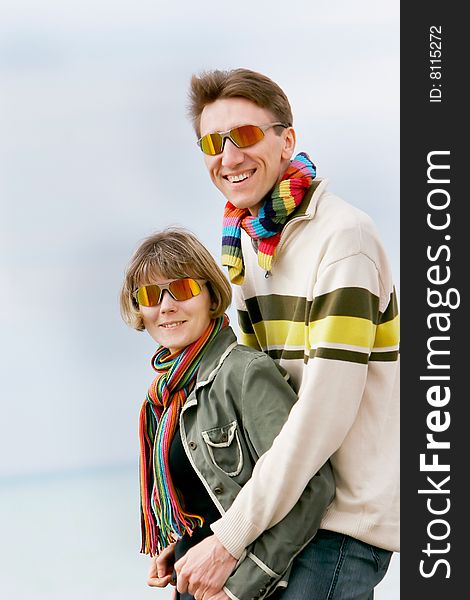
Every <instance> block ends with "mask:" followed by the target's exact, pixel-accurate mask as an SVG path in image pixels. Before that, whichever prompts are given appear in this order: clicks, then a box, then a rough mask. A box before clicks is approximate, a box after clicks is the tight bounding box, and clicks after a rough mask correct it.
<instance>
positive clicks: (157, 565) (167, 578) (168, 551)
mask: <svg viewBox="0 0 470 600" xmlns="http://www.w3.org/2000/svg"><path fill="white" fill-rule="evenodd" d="M174 564H175V544H174V543H173V544H170V545H169V546H167V547H166V548H164V549H163V550H162V551H161V552H160V554H159V555H158V556H154V557H153V558H152V559H151V562H150V569H149V574H148V578H147V585H149V586H150V587H161V588H163V587H166V586H167V585H168V584H169V583H171V576H172V574H173V567H174ZM173 585H174V584H173Z"/></svg>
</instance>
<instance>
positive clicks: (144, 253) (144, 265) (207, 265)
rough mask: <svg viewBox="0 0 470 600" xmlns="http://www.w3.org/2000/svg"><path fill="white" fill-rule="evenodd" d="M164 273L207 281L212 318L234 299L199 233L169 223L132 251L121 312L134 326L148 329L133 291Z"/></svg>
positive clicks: (123, 288) (121, 301)
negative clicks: (199, 238) (198, 236)
mask: <svg viewBox="0 0 470 600" xmlns="http://www.w3.org/2000/svg"><path fill="white" fill-rule="evenodd" d="M159 277H163V278H165V279H178V278H180V277H193V278H194V279H204V280H205V281H207V288H208V290H209V293H210V295H211V300H212V308H211V318H213V319H215V318H217V317H219V316H221V315H222V314H223V313H224V312H225V311H226V310H227V308H228V306H229V305H230V302H231V301H232V288H231V287H230V283H229V282H228V280H227V278H226V277H225V275H224V273H223V271H222V269H221V268H220V267H219V266H218V265H217V263H216V262H215V260H214V257H213V256H212V254H211V253H210V252H209V251H208V250H207V248H205V246H203V244H201V242H200V241H199V240H198V239H197V237H196V236H195V235H194V234H193V233H191V232H190V231H188V230H187V229H183V228H180V227H168V228H166V229H164V230H162V231H160V232H157V233H154V234H153V235H150V236H148V237H147V238H145V239H144V241H143V242H142V243H141V244H140V246H139V247H138V248H137V250H136V251H135V252H134V254H133V255H132V257H131V259H130V261H129V265H128V267H127V269H126V273H125V278H124V283H123V286H122V289H121V294H120V307H121V316H122V318H123V319H124V321H125V322H126V323H127V324H128V325H129V326H130V327H133V328H134V329H137V330H138V331H143V330H144V329H145V327H144V323H143V321H142V315H141V313H140V310H139V305H138V304H137V302H136V301H135V299H134V292H135V291H136V289H137V288H138V287H140V286H141V285H146V284H149V283H152V282H154V281H155V279H157V278H159Z"/></svg>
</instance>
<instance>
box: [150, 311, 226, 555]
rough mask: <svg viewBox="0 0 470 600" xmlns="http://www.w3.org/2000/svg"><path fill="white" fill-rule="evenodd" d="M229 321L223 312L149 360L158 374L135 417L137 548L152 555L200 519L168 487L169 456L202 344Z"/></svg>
mask: <svg viewBox="0 0 470 600" xmlns="http://www.w3.org/2000/svg"><path fill="white" fill-rule="evenodd" d="M228 323H229V319H228V317H227V315H223V316H221V317H219V318H218V319H215V320H212V321H211V324H210V326H209V327H208V328H207V330H206V331H205V333H204V334H203V335H202V336H201V337H200V338H199V339H198V340H196V341H195V342H193V343H192V344H190V345H189V346H187V347H186V348H184V349H183V350H182V351H180V352H178V353H177V354H176V355H172V354H171V353H170V351H169V350H168V348H164V347H160V348H159V349H158V350H157V352H156V353H155V355H154V356H153V358H152V366H153V368H154V369H155V370H156V371H157V372H158V373H159V374H158V375H157V377H156V378H155V379H154V381H153V382H152V383H151V385H150V387H149V391H148V393H147V396H146V398H145V400H144V403H143V404H142V407H141V410H140V416H139V440H140V449H141V451H140V466H139V471H140V509H141V519H140V521H141V535H142V543H141V549H140V551H141V552H142V553H143V554H150V555H151V556H155V555H156V554H158V553H159V552H161V550H162V549H163V548H166V546H168V545H169V544H170V543H172V542H174V541H176V540H178V539H180V538H181V537H182V536H183V535H184V534H185V533H188V535H192V534H193V531H194V530H195V529H196V527H200V526H201V525H202V524H203V522H204V519H203V517H202V516H200V515H195V514H192V513H188V512H186V511H185V510H184V509H183V502H182V498H181V496H180V494H179V493H178V490H177V489H176V488H175V486H174V485H173V482H172V479H171V474H170V469H169V464H168V458H169V449H170V445H171V441H172V439H173V436H174V433H175V431H176V429H177V426H178V420H179V415H180V412H181V409H182V407H183V405H184V403H185V401H186V398H187V397H188V395H189V394H190V392H191V390H192V389H193V387H194V385H195V383H196V375H197V372H198V369H199V366H200V363H201V360H202V357H203V355H204V351H205V349H206V347H207V345H208V344H209V343H210V342H211V341H212V340H213V338H214V337H215V336H216V335H217V334H218V333H219V331H220V330H221V329H222V328H224V327H226V326H227V325H228Z"/></svg>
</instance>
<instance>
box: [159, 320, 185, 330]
mask: <svg viewBox="0 0 470 600" xmlns="http://www.w3.org/2000/svg"><path fill="white" fill-rule="evenodd" d="M183 322H184V321H177V322H176V323H162V324H161V325H160V327H164V328H165V329H173V328H174V327H178V325H181V323H183Z"/></svg>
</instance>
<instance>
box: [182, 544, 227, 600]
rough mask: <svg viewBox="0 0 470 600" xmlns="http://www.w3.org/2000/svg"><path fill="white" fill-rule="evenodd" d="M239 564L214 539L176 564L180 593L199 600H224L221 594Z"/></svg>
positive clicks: (191, 551)
mask: <svg viewBox="0 0 470 600" xmlns="http://www.w3.org/2000/svg"><path fill="white" fill-rule="evenodd" d="M236 563H237V559H236V558H234V557H233V556H232V555H231V554H230V553H229V552H228V550H226V549H225V548H224V546H223V545H222V544H221V543H220V542H219V540H218V539H217V538H216V537H215V535H211V536H209V537H207V538H206V539H204V540H202V542H199V544H197V545H196V546H194V547H193V548H190V549H189V550H188V552H187V553H186V554H185V555H184V556H182V557H181V558H180V559H179V561H178V562H177V563H176V564H175V569H176V573H177V580H176V581H177V584H176V585H177V588H178V592H180V594H183V593H184V592H187V593H188V594H192V595H193V596H194V597H195V598H196V600H211V599H212V598H215V600H224V599H225V598H226V594H225V593H224V592H222V591H221V590H222V587H223V585H224V583H225V582H226V581H227V579H228V578H229V576H230V574H231V573H232V571H233V569H234V567H235V565H236ZM220 593H222V594H223V595H218V594H220Z"/></svg>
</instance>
